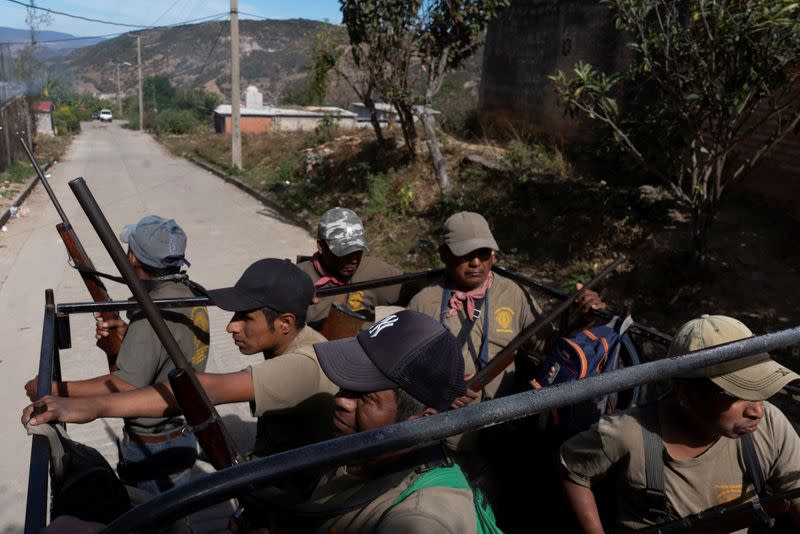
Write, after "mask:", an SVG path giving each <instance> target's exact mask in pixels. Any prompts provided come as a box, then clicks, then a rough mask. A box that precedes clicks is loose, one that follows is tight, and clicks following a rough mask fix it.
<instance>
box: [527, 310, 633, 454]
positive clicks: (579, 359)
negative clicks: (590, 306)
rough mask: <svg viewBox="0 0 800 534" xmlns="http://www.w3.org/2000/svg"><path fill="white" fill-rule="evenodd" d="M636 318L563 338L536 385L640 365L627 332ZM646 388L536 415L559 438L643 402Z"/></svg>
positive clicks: (580, 378)
mask: <svg viewBox="0 0 800 534" xmlns="http://www.w3.org/2000/svg"><path fill="white" fill-rule="evenodd" d="M631 324H633V319H632V318H631V317H630V316H628V317H626V318H625V319H624V320H619V318H618V317H614V318H613V319H612V320H611V321H610V322H609V323H608V324H606V325H602V326H595V327H592V328H587V329H584V330H582V331H581V332H579V333H578V334H577V335H576V336H574V337H562V338H559V339H558V340H557V341H556V342H555V345H554V347H553V351H552V354H551V355H550V356H549V357H548V358H547V359H546V360H545V362H544V364H543V365H542V367H541V372H540V373H539V374H538V376H537V377H536V378H534V379H533V380H531V382H530V385H531V387H532V388H534V389H541V388H544V387H548V386H552V385H556V384H561V383H564V382H571V381H573V380H583V379H585V378H589V377H591V376H595V375H598V374H600V373H604V372H606V371H611V370H615V369H620V368H622V367H626V366H631V365H638V364H639V363H640V359H639V352H638V350H637V349H636V345H635V344H634V342H633V340H632V339H631V337H630V335H629V334H628V333H627V330H628V327H629V326H630V325H631ZM641 397H642V388H641V387H640V386H636V387H634V388H633V389H632V390H627V391H623V392H619V393H613V394H610V395H601V396H598V397H594V398H593V399H590V400H588V401H584V402H581V403H578V404H573V405H571V406H564V407H562V408H558V409H553V410H551V411H550V412H546V413H542V414H539V415H538V416H536V420H537V423H538V427H539V429H540V430H543V431H545V432H547V433H549V434H554V437H555V438H556V439H557V440H558V441H564V440H566V439H568V438H570V437H571V436H573V435H575V434H577V433H578V432H581V431H583V430H586V429H588V428H589V427H590V426H591V425H592V424H594V423H595V422H597V420H598V419H599V418H600V416H602V415H607V414H610V413H612V412H614V411H616V410H619V409H626V408H630V407H632V406H635V405H636V404H638V403H639V401H640V399H641Z"/></svg>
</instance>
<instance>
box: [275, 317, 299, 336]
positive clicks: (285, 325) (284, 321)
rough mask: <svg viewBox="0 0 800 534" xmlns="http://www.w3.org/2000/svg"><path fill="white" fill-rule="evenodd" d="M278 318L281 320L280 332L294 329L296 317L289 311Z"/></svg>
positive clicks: (285, 332)
mask: <svg viewBox="0 0 800 534" xmlns="http://www.w3.org/2000/svg"><path fill="white" fill-rule="evenodd" d="M279 319H280V320H281V324H280V328H281V334H284V335H286V334H288V333H289V332H291V331H292V330H294V329H295V326H296V324H297V323H296V318H295V316H294V315H292V314H291V313H283V314H281V315H280V317H279Z"/></svg>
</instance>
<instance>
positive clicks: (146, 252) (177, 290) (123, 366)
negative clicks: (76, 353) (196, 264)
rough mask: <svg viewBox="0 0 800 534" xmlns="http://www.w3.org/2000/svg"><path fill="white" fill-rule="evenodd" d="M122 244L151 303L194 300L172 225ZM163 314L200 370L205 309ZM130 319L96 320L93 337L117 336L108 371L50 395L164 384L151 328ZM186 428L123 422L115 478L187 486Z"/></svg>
mask: <svg viewBox="0 0 800 534" xmlns="http://www.w3.org/2000/svg"><path fill="white" fill-rule="evenodd" d="M120 240H121V241H122V242H123V243H126V244H127V245H128V259H129V260H130V262H131V264H132V265H133V268H134V271H135V272H136V274H137V275H138V277H139V278H140V279H141V280H143V282H144V284H145V287H147V288H148V290H149V294H150V297H151V298H153V299H159V298H162V299H163V298H188V297H193V296H196V291H195V289H194V288H195V287H197V286H195V285H194V284H193V283H192V282H190V281H189V279H188V277H187V275H186V274H185V273H182V272H181V267H182V266H183V265H187V266H188V265H189V262H188V261H187V260H186V256H185V253H186V234H185V233H184V231H183V230H182V229H181V227H180V226H178V224H177V223H176V222H175V221H174V220H172V219H165V218H163V217H159V216H158V215H149V216H147V217H144V218H143V219H142V220H140V221H139V222H138V223H136V224H130V225H128V226H126V227H125V229H124V230H123V231H122V233H121V234H120ZM162 313H163V315H164V319H165V321H166V323H167V326H168V327H169V330H170V332H171V333H172V335H173V336H174V337H175V340H176V341H177V342H178V346H179V347H180V348H181V350H182V352H183V353H184V354H185V355H187V357H188V358H189V359H190V361H191V363H192V365H193V366H194V368H195V369H196V370H198V371H203V370H205V367H206V361H207V359H208V345H209V327H208V311H207V309H206V307H205V306H196V307H193V308H174V309H170V310H164V311H163V312H162ZM128 320H129V321H130V325H128V324H126V323H125V322H124V321H122V320H115V321H105V322H102V321H101V322H100V323H98V325H97V331H98V336H107V335H119V336H121V337H122V343H121V345H120V351H119V355H118V356H117V360H116V369H115V370H114V371H113V372H111V373H109V374H106V375H103V376H99V377H95V378H90V379H87V380H76V381H69V382H54V383H53V385H52V390H51V391H53V392H55V393H57V394H58V395H60V396H62V397H87V396H94V395H104V394H107V393H113V392H118V391H130V390H134V389H136V388H142V387H145V386H149V385H151V384H157V383H159V382H162V381H164V380H166V379H167V375H168V374H169V372H170V371H171V370H172V369H174V367H175V366H174V365H173V363H172V360H171V359H170V358H169V355H168V354H167V352H166V350H165V349H164V347H163V346H162V344H161V341H159V339H158V336H156V333H155V331H154V330H153V328H152V327H151V326H150V323H149V322H148V321H147V320H145V318H144V315H143V314H142V313H141V312H140V311H135V312H129V313H128ZM37 381H38V379H37V378H34V379H32V380H30V381H29V382H28V383H27V384H26V385H25V390H26V392H27V394H28V396H29V397H30V399H31V400H34V398H35V396H36V385H37ZM134 415H135V414H134ZM178 415H179V414H178ZM184 429H185V422H184V420H183V418H181V417H178V416H177V415H175V416H172V417H163V414H157V415H156V416H153V417H129V418H126V419H125V425H124V426H123V440H122V443H121V446H120V463H119V465H118V471H119V473H120V477H121V478H122V479H123V480H124V481H125V482H126V483H127V484H128V485H131V486H137V487H139V488H140V489H143V490H145V491H149V492H151V493H158V492H160V491H164V490H167V489H169V488H171V487H172V486H173V485H175V484H176V483H178V482H180V481H183V480H185V479H186V475H187V474H188V470H189V469H190V468H191V467H192V465H194V462H195V460H196V458H197V441H196V439H195V438H194V436H193V435H191V434H186V433H185V432H184Z"/></svg>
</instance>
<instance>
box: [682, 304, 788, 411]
mask: <svg viewBox="0 0 800 534" xmlns="http://www.w3.org/2000/svg"><path fill="white" fill-rule="evenodd" d="M748 337H753V332H751V331H750V329H749V328H747V327H746V326H745V325H744V324H743V323H742V322H741V321H738V320H736V319H734V318H732V317H727V316H725V315H701V316H700V318H698V319H693V320H691V321H689V322H688V323H686V324H685V325H683V326H682V327H680V329H678V332H677V333H676V334H675V337H673V338H672V344H671V345H670V347H669V355H670V356H672V355H676V354H684V353H687V352H691V351H694V350H700V349H704V348H707V347H713V346H715V345H721V344H723V343H729V342H731V341H738V340H740V339H745V338H748ZM682 376H683V377H684V378H694V377H707V378H708V379H709V380H711V381H712V382H713V383H715V384H716V385H718V386H719V387H721V388H722V389H723V390H725V391H726V392H728V393H729V394H731V395H733V396H734V397H736V398H738V399H744V400H749V401H760V400H766V399H768V398H770V397H771V396H773V395H774V394H775V393H777V392H778V391H780V390H781V389H782V388H783V387H784V386H785V385H786V384H788V383H789V382H792V381H793V380H798V379H800V375H797V373H795V372H793V371H791V370H790V369H787V368H786V367H784V366H782V365H780V364H779V363H778V362H776V361H774V360H773V359H772V358H770V357H769V354H767V353H761V354H755V355H753V356H748V357H746V358H740V359H738V360H733V361H729V362H724V363H718V364H716V365H711V366H709V367H703V368H701V369H696V370H694V371H690V372H688V373H686V374H685V375H682Z"/></svg>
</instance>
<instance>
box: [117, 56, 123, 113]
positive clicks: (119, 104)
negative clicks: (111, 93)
mask: <svg viewBox="0 0 800 534" xmlns="http://www.w3.org/2000/svg"><path fill="white" fill-rule="evenodd" d="M120 91H121V88H120V85H119V63H117V110H119V117H120V118H122V97H120V96H119V93H120Z"/></svg>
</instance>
